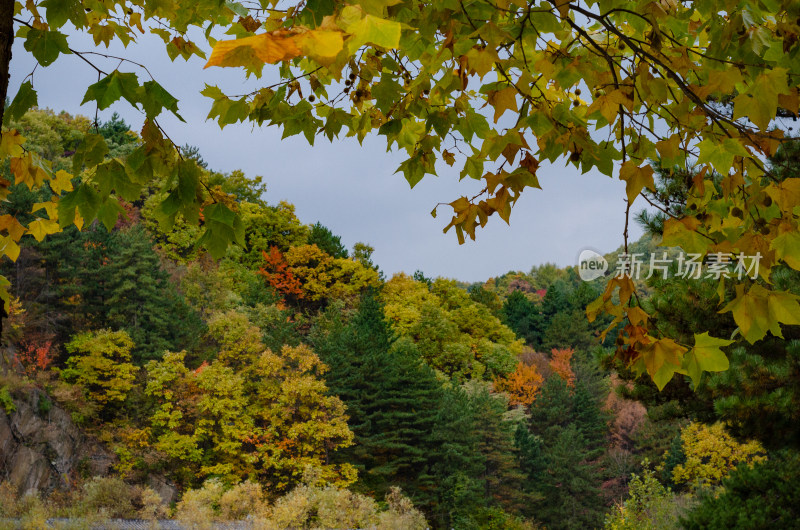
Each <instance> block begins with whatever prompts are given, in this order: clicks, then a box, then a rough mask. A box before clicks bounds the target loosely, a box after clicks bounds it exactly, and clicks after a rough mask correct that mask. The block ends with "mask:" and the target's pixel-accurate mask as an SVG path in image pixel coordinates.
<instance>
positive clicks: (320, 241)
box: [308, 221, 348, 258]
mask: <svg viewBox="0 0 800 530" xmlns="http://www.w3.org/2000/svg"><path fill="white" fill-rule="evenodd" d="M308 244H309V245H317V247H319V248H320V250H323V251H325V252H327V253H328V254H330V255H331V256H332V257H334V258H346V257H348V252H347V248H346V247H345V246H344V245H342V238H341V237H340V236H336V235H334V234H333V232H331V231H330V229H328V228H327V227H326V226H323V225H322V224H321V223H320V222H319V221H318V222H316V223H315V224H313V225H312V226H311V232H310V233H309V234H308Z"/></svg>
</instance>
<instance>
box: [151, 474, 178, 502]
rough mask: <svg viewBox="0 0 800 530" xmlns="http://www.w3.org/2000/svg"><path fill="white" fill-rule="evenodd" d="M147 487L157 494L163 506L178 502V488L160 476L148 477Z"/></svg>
mask: <svg viewBox="0 0 800 530" xmlns="http://www.w3.org/2000/svg"><path fill="white" fill-rule="evenodd" d="M147 485H148V486H150V487H151V488H153V490H154V491H155V492H156V493H158V495H159V497H161V500H162V502H163V503H164V504H172V503H173V502H176V501H177V500H178V488H176V487H175V486H174V485H173V484H172V483H170V482H169V481H167V479H165V478H164V477H162V476H161V475H148V477H147Z"/></svg>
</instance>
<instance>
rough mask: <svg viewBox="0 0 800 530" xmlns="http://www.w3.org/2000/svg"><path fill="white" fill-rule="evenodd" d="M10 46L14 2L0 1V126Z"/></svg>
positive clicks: (6, 89)
mask: <svg viewBox="0 0 800 530" xmlns="http://www.w3.org/2000/svg"><path fill="white" fill-rule="evenodd" d="M12 44H14V0H0V124H2V123H3V114H4V113H5V110H6V96H7V95H8V78H9V77H10V73H9V65H10V64H11V45H12ZM0 134H1V133H0Z"/></svg>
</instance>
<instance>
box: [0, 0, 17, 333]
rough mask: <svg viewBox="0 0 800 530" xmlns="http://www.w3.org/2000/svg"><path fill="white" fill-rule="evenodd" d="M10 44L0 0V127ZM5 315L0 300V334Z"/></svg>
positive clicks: (8, 20)
mask: <svg viewBox="0 0 800 530" xmlns="http://www.w3.org/2000/svg"><path fill="white" fill-rule="evenodd" d="M12 44H14V0H0V127H1V126H2V124H3V114H4V113H5V110H6V96H7V95H8V78H9V77H10V75H11V74H10V72H9V65H10V64H11V45H12ZM2 135H3V131H2V129H0V137H2ZM7 316H8V313H6V308H5V304H3V303H2V302H0V334H2V333H3V319H4V318H5V317H7Z"/></svg>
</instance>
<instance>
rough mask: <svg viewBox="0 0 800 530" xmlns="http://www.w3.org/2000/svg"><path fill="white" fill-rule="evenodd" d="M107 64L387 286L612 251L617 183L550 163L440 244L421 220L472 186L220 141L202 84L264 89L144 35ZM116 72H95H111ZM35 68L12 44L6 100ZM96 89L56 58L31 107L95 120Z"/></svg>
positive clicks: (374, 159)
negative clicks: (418, 273)
mask: <svg viewBox="0 0 800 530" xmlns="http://www.w3.org/2000/svg"><path fill="white" fill-rule="evenodd" d="M69 42H70V46H71V47H72V48H73V49H76V50H78V51H93V50H95V49H96V48H95V46H94V43H93V42H92V40H91V38H90V37H87V36H85V35H81V34H75V33H73V34H72V35H70V36H69ZM97 51H101V52H106V49H105V47H102V48H101V49H97ZM108 53H114V54H117V55H121V56H124V57H126V58H129V59H131V60H135V61H137V62H141V63H143V64H145V65H146V66H147V67H148V69H149V70H150V72H151V73H152V74H153V76H154V77H155V79H156V80H157V81H158V82H159V83H160V84H161V85H162V86H163V87H164V88H165V89H166V90H168V91H169V92H170V93H171V94H172V95H174V96H175V97H177V98H178V100H179V102H180V103H179V110H180V113H181V115H182V116H183V117H184V118H185V119H186V123H181V122H180V121H178V120H177V119H175V118H174V117H172V116H171V115H170V116H167V115H166V114H165V115H162V117H161V118H160V119H159V122H160V123H161V124H162V125H163V126H164V128H165V130H166V131H167V133H168V134H169V135H170V137H171V138H172V139H173V140H174V141H175V142H176V143H178V144H180V145H183V144H187V143H188V144H192V145H196V146H198V147H199V148H200V152H201V153H202V156H203V158H204V159H205V160H206V161H207V162H208V163H209V167H211V168H213V169H215V170H218V171H224V172H228V171H232V170H234V169H242V170H243V171H244V172H245V173H246V174H248V175H251V176H254V175H263V177H264V179H265V181H266V183H267V188H268V192H267V197H266V199H267V200H268V201H269V202H270V203H277V202H278V201H279V200H286V201H289V202H291V203H293V204H294V205H295V206H296V207H297V214H298V216H299V217H300V219H301V221H303V222H305V223H314V222H316V221H320V222H321V223H322V224H324V225H326V226H327V227H329V228H330V229H331V230H332V231H333V232H334V233H336V234H338V235H341V237H342V241H343V242H344V243H345V244H346V245H347V246H348V247H352V245H353V244H354V243H356V242H357V241H363V242H366V243H369V244H371V245H372V246H373V247H375V254H374V255H373V259H374V261H375V262H376V263H377V264H378V265H379V266H380V267H381V268H382V269H383V270H384V271H385V272H386V273H387V275H389V276H391V274H393V273H395V272H399V271H405V272H407V273H409V274H410V273H413V272H414V271H415V270H417V269H420V270H422V271H424V272H425V274H426V275H428V276H445V277H450V278H457V279H459V280H463V281H484V280H486V279H487V278H489V277H494V276H498V275H500V274H503V273H505V272H508V271H509V270H523V271H528V270H529V269H530V268H531V266H533V265H536V264H541V263H545V262H554V263H557V264H558V265H560V266H565V265H574V264H575V263H576V262H577V257H578V254H579V252H580V250H581V249H583V248H586V247H592V248H595V249H598V250H600V251H602V252H610V251H612V250H614V249H615V248H617V247H618V246H619V245H620V244H621V243H622V231H623V226H624V210H625V204H624V200H623V198H624V196H625V185H624V183H623V182H620V181H619V180H612V179H609V178H608V177H606V176H604V175H601V174H599V173H597V172H595V171H591V172H589V173H587V174H586V175H581V174H580V172H579V171H578V170H576V169H575V168H574V166H572V165H569V166H566V167H565V166H564V165H563V163H557V164H556V165H554V166H552V165H544V166H543V167H542V168H540V170H539V181H540V183H541V185H542V188H543V190H541V191H540V190H534V189H530V190H527V191H526V192H525V193H524V194H523V196H522V198H521V199H520V200H519V201H518V202H517V205H516V206H515V207H514V210H513V212H512V214H511V225H510V226H508V225H506V224H505V223H504V222H503V221H502V220H501V219H499V218H498V217H497V216H494V217H493V218H491V219H490V221H489V224H488V225H487V227H486V228H484V229H482V230H478V232H477V241H470V240H467V242H466V243H465V244H464V245H458V242H457V241H456V236H455V233H454V232H453V231H452V230H451V231H450V232H448V233H447V234H443V233H442V228H443V227H444V226H446V225H447V223H448V222H449V219H450V213H449V211H448V210H450V211H451V209H450V208H449V207H441V208H440V209H439V216H438V217H437V218H436V219H434V218H432V217H431V215H430V211H431V210H432V209H433V207H434V206H435V205H436V204H437V203H438V202H450V201H453V200H455V199H456V198H458V197H459V196H461V195H468V196H471V195H474V194H475V193H477V192H478V191H479V189H480V188H479V186H480V183H479V182H477V181H472V180H470V179H466V180H465V181H462V182H459V181H458V171H457V170H456V169H455V168H449V167H448V166H446V165H445V164H443V163H442V164H439V165H437V172H438V173H439V176H438V177H434V176H431V175H428V176H426V177H425V178H424V179H423V180H422V181H421V182H420V183H419V184H417V186H416V187H415V188H414V189H410V187H409V186H408V183H407V182H406V181H405V179H404V178H403V176H402V174H400V173H398V174H396V175H395V174H393V173H394V171H395V169H396V168H397V166H398V165H399V163H400V161H401V160H402V154H401V153H387V152H386V144H385V141H384V138H383V137H380V138H378V137H370V138H367V139H366V140H365V141H364V143H363V145H359V144H358V142H357V141H356V140H355V139H352V138H350V139H344V138H343V139H340V140H339V141H335V142H334V143H332V144H331V143H328V141H327V140H326V139H324V138H322V137H320V138H318V139H317V142H316V144H315V145H314V146H313V147H312V146H309V145H308V143H307V142H306V140H305V138H304V137H302V136H294V137H292V138H289V139H286V140H281V139H280V136H281V130H279V129H277V128H275V127H254V126H252V125H250V124H238V125H229V126H226V127H225V129H224V130H220V128H219V125H217V123H216V122H214V121H211V120H206V116H207V115H208V111H209V109H210V107H211V100H209V99H208V98H205V97H204V96H201V95H200V94H199V92H200V90H202V89H203V87H204V85H205V84H206V83H208V84H212V85H218V86H220V88H222V89H223V91H225V92H226V93H228V94H243V93H246V92H249V91H251V90H253V89H254V88H257V87H259V86H263V85H264V84H266V83H265V82H264V81H263V80H261V81H259V80H255V79H251V80H249V81H247V80H245V77H244V73H243V71H242V70H240V69H233V68H224V69H223V68H216V67H214V68H209V69H207V70H203V65H204V63H205V62H204V61H203V60H202V59H199V58H197V57H194V58H192V59H191V60H190V61H188V62H186V61H184V60H183V59H180V58H178V59H176V60H175V62H170V60H169V58H168V57H167V55H166V53H165V52H164V45H163V43H162V42H161V40H160V39H159V38H158V37H155V36H153V35H145V36H142V37H141V38H140V41H139V42H138V43H135V44H131V45H130V46H129V47H128V49H123V48H122V47H121V46H117V47H114V46H112V50H111V51H110V52H108ZM118 62H119V61H113V62H108V61H106V62H103V63H102V64H103V66H104V69H105V70H106V71H111V70H113V69H114V68H115V67H116V66H117V64H118ZM34 64H35V62H34V60H33V58H32V57H31V56H30V54H28V53H27V52H26V51H25V50H24V49H23V47H22V42H20V41H16V42H15V44H14V50H13V59H12V63H11V83H10V86H9V97H10V98H13V96H14V95H15V94H16V91H17V89H18V87H19V85H20V83H21V82H22V80H23V78H24V77H25V76H26V75H28V74H29V73H30V72H31V71H32V70H33V67H34ZM119 68H120V70H121V71H131V72H135V73H136V74H137V75H138V76H139V79H140V80H141V81H144V80H147V79H148V77H147V76H146V74H145V73H144V72H143V71H141V69H139V68H136V67H135V66H132V65H130V64H127V63H123V64H122V65H120V67H119ZM270 68H274V67H272V66H269V65H268V66H267V70H268V69H270ZM267 70H265V72H266V71H267ZM96 80H97V74H96V72H95V71H94V70H92V69H91V67H89V66H88V65H87V64H86V63H84V62H83V61H81V60H80V59H79V58H78V57H77V56H74V55H72V56H60V57H59V59H58V60H57V61H56V62H55V63H54V64H52V65H51V66H50V67H48V68H42V67H39V68H37V69H36V72H35V74H34V77H33V84H34V88H35V89H36V90H37V92H38V94H39V105H40V106H41V107H48V108H51V109H53V110H55V111H60V110H66V111H67V112H70V113H73V114H76V113H77V114H84V115H87V116H93V115H94V107H93V106H92V105H91V104H87V105H85V106H83V107H81V106H80V102H81V100H82V99H83V95H84V93H85V91H86V87H87V86H88V85H90V84H92V83H94V82H95V81H96ZM114 111H117V112H119V114H120V115H121V116H122V117H123V118H124V119H125V120H126V121H127V122H128V123H129V124H131V126H132V127H133V128H134V129H139V128H141V125H142V121H143V116H142V115H141V114H140V113H138V112H137V111H136V110H134V109H132V108H131V107H130V106H129V105H128V104H127V103H118V104H116V105H114V106H112V107H111V108H109V109H106V110H105V111H102V112H101V113H100V119H101V120H107V119H109V118H110V117H111V114H112V113H113V112H114ZM457 166H458V164H456V167H457ZM468 181H469V182H468ZM637 206H638V205H637ZM634 209H636V208H634ZM631 232H632V234H631V235H632V240H634V239H636V238H638V237H639V236H640V235H641V231H640V230H639V229H638V227H636V226H632V227H631Z"/></svg>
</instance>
